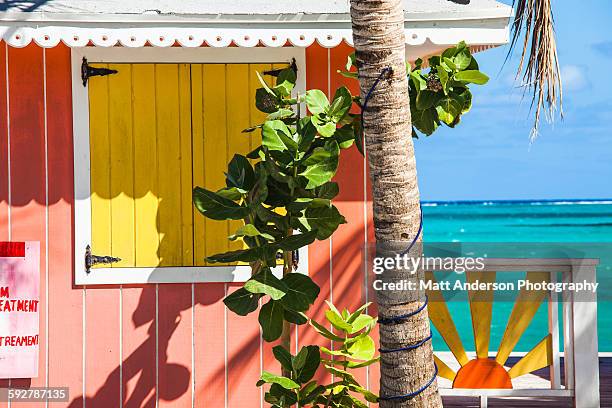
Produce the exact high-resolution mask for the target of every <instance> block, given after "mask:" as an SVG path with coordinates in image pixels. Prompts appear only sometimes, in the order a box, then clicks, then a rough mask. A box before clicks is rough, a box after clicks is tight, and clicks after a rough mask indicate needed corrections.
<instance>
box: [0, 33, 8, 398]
mask: <svg viewBox="0 0 612 408" xmlns="http://www.w3.org/2000/svg"><path fill="white" fill-rule="evenodd" d="M7 51H8V46H7V44H6V43H5V42H3V41H0V240H5V241H8V240H9V239H10V207H9V187H10V186H9V180H10V179H9V165H10V161H9V132H8V131H9V129H8V127H9V121H8V105H7V102H8V97H9V93H8V92H9V90H8V88H7V80H8V70H7V68H8V66H7V64H6V62H7V58H8V53H7ZM8 385H9V380H7V379H0V387H3V388H4V387H7V386H8ZM7 405H8V403H7V402H0V408H4V407H6V406H7Z"/></svg>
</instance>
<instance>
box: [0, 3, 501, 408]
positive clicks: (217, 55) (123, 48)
mask: <svg viewBox="0 0 612 408" xmlns="http://www.w3.org/2000/svg"><path fill="white" fill-rule="evenodd" d="M13 3H14V4H13ZM462 3H465V2H459V1H457V2H453V1H441V0H418V1H417V0H407V1H405V9H406V10H407V11H406V21H405V26H406V42H407V44H406V47H407V53H408V56H409V59H411V60H414V59H415V58H417V57H422V56H427V55H431V54H433V53H436V52H438V51H440V50H442V49H445V48H447V47H448V46H452V45H454V44H456V43H457V42H459V41H462V40H465V41H466V42H467V43H468V44H470V45H471V46H472V49H473V50H474V51H481V50H484V49H487V48H490V47H494V46H497V45H501V44H504V43H506V42H507V40H508V20H509V17H510V15H511V9H510V7H508V6H505V5H502V4H499V3H497V2H495V1H493V0H472V1H471V2H467V3H469V4H462ZM0 11H1V12H0V38H1V39H2V42H0V241H40V248H41V261H40V262H41V264H40V273H41V279H40V282H41V288H40V289H41V314H40V338H41V342H40V362H39V367H40V368H39V376H38V377H36V378H31V379H18V378H13V379H4V380H0V386H7V385H11V386H19V387H40V386H67V387H69V388H70V401H69V402H68V403H65V404H63V405H62V404H56V406H71V407H81V406H83V407H84V406H87V407H105V408H106V407H116V406H126V407H141V406H146V407H155V406H171V407H194V406H197V407H214V408H217V407H248V408H251V407H259V406H263V404H264V403H263V399H262V393H261V390H260V389H258V388H257V387H256V386H255V382H256V381H257V379H258V377H259V374H260V371H261V370H262V368H263V369H266V368H267V369H273V364H274V363H273V361H274V359H273V358H272V356H271V353H270V352H269V348H268V347H265V348H264V347H263V343H262V340H261V338H260V331H259V326H258V323H257V319H256V315H255V314H252V315H250V316H249V317H246V318H238V317H236V316H234V315H232V314H231V313H228V311H227V310H226V309H225V307H224V305H223V303H222V299H223V297H224V296H225V295H226V294H227V293H229V292H231V291H233V290H235V288H237V287H239V286H240V285H241V283H240V282H242V281H244V280H245V279H246V276H247V275H248V270H246V269H245V268H244V267H212V266H209V265H205V264H204V262H203V259H204V254H205V253H212V252H217V250H218V249H223V248H225V247H224V245H225V246H226V245H227V244H226V238H225V235H227V234H219V231H220V230H219V228H221V230H222V229H223V228H222V227H218V226H217V227H212V226H209V225H208V224H206V223H205V221H204V219H203V217H200V216H198V215H194V214H193V210H192V207H191V202H190V192H191V188H192V185H193V184H194V183H195V184H199V185H202V184H204V185H210V186H211V187H218V186H217V185H216V184H217V183H218V180H217V179H215V177H216V176H215V174H216V175H221V176H222V173H221V169H222V168H223V167H224V166H225V165H226V163H227V161H228V160H229V158H231V156H232V155H233V153H234V152H242V153H245V152H246V150H247V149H248V148H249V146H250V145H251V144H252V143H253V141H252V140H249V139H248V138H246V137H244V136H243V135H240V130H242V129H243V128H245V127H247V126H249V125H251V124H253V123H254V121H255V120H257V113H256V112H255V110H254V106H253V98H252V96H253V90H254V89H255V88H256V87H257V84H256V79H255V76H254V73H255V72H256V71H258V70H264V69H266V68H270V67H273V66H275V65H282V64H286V63H288V62H290V61H291V60H292V59H295V60H296V63H297V65H298V75H299V88H300V89H302V90H303V89H308V88H319V89H322V90H324V91H326V92H327V93H328V94H333V92H334V90H335V88H336V87H338V86H340V85H341V84H346V85H348V86H349V87H350V88H351V90H352V91H353V93H358V89H357V88H356V82H354V81H351V80H349V79H346V78H343V77H342V76H341V75H339V74H337V70H339V69H343V67H344V65H345V63H346V59H347V56H348V54H349V53H350V52H351V33H350V19H349V16H348V5H347V2H345V1H324V0H312V1H309V2H303V1H285V2H268V1H260V0H238V1H234V2H200V1H195V0H193V1H192V0H189V1H182V2H168V1H155V0H138V1H118V0H112V1H104V2H101V1H93V0H79V1H76V0H49V1H32V2H5V3H3V4H1V5H0ZM84 57H85V58H86V59H87V61H88V63H89V64H92V66H95V67H105V68H110V69H115V70H117V71H118V74H116V75H110V76H107V77H90V78H89V79H88V81H87V83H86V84H85V86H84V84H83V79H82V77H81V71H82V64H83V58H84ZM228 118H231V120H228ZM254 137H255V136H254ZM366 176H367V174H366V163H365V160H364V159H363V157H362V156H361V155H360V154H359V153H358V152H357V151H356V150H354V149H353V150H351V151H349V152H348V153H345V155H344V158H343V160H342V162H341V168H340V170H339V172H338V175H337V177H336V180H337V181H338V182H339V183H340V191H341V193H340V195H339V196H338V198H337V199H336V203H335V204H336V205H337V206H338V208H339V209H340V211H341V212H342V213H343V214H344V215H345V216H346V218H347V221H348V224H346V225H343V226H341V227H340V229H339V230H338V231H337V233H336V234H335V235H334V236H333V237H332V238H331V239H329V240H328V241H325V242H316V243H315V244H313V245H311V246H310V247H309V248H308V250H307V251H305V253H304V258H303V259H307V260H308V262H307V263H304V264H303V265H302V268H304V272H307V273H308V274H310V276H312V277H313V278H314V280H315V281H316V282H317V283H318V284H319V285H320V286H321V288H322V292H321V296H320V297H319V303H318V304H316V305H315V307H314V308H313V311H314V315H315V317H317V318H319V319H320V318H321V317H322V316H321V309H322V304H323V303H322V302H323V300H325V299H331V300H333V302H334V303H336V304H337V305H340V306H342V307H348V308H355V307H357V306H359V305H361V304H362V303H363V302H364V301H366V300H367V297H368V295H367V291H365V290H364V262H363V254H362V248H363V246H364V244H365V242H366V241H367V240H368V239H372V236H373V231H372V226H371V222H370V220H371V205H370V198H369V191H368V183H367V177H366ZM87 245H92V248H93V251H94V253H96V254H98V255H112V256H117V257H120V258H122V262H121V263H119V264H117V265H114V266H113V267H112V268H110V267H109V268H96V269H92V270H91V272H89V273H88V272H86V270H85V267H84V256H85V248H86V246H87ZM294 339H295V343H296V347H297V346H298V345H299V344H306V343H312V342H320V340H319V338H318V337H317V336H316V335H315V334H314V333H312V332H311V331H309V330H307V329H304V328H302V327H300V329H299V330H296V334H295V336H294ZM0 364H1V362H0ZM359 376H360V377H361V380H362V381H363V382H364V383H365V384H369V385H370V386H372V387H374V388H377V386H376V382H377V372H376V368H371V369H369V370H366V369H363V370H362V371H361V372H360V373H359ZM8 405H9V403H3V402H0V407H2V408H3V407H7V406H8ZM19 406H20V407H29V406H36V407H41V406H44V404H42V403H40V404H35V403H23V404H20V405H19Z"/></svg>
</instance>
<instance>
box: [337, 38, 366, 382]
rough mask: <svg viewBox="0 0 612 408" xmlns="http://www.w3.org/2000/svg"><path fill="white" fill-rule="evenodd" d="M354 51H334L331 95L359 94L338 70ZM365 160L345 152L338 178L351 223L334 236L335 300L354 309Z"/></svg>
mask: <svg viewBox="0 0 612 408" xmlns="http://www.w3.org/2000/svg"><path fill="white" fill-rule="evenodd" d="M351 52H353V49H352V48H351V47H349V46H348V45H346V44H344V43H342V44H340V45H339V46H337V47H336V48H333V49H331V50H330V64H329V65H330V68H329V69H330V76H331V81H330V83H331V89H330V95H331V97H333V94H334V93H335V91H336V89H338V88H339V87H341V86H347V87H348V88H349V89H350V91H351V94H353V95H358V94H359V84H358V82H357V81H356V80H354V79H348V78H345V77H343V76H342V75H340V74H338V70H343V69H346V68H345V65H346V61H347V58H348V56H349V55H350V53H351ZM361 163H363V156H362V155H361V153H359V151H358V150H357V148H356V147H355V146H353V147H351V148H350V149H347V150H344V151H342V158H341V160H340V165H339V167H338V172H337V174H336V177H335V179H334V180H335V181H336V182H337V183H338V185H339V187H340V193H339V194H338V196H337V197H336V198H335V199H334V204H335V205H336V207H338V210H339V211H340V213H341V214H343V215H344V217H345V218H346V222H347V223H346V224H343V225H341V226H340V227H339V228H338V230H337V231H336V233H335V234H334V235H333V236H332V259H333V263H332V282H333V285H334V303H335V304H336V305H337V307H338V308H340V309H344V308H347V309H349V310H351V311H352V310H355V309H357V308H358V307H359V306H361V305H362V304H363V303H364V300H365V296H364V289H365V288H364V274H363V269H364V258H363V247H364V244H365V243H364V242H363V239H364V228H365V214H364V210H363V197H364V194H365V184H364V183H365V174H364V171H363V170H364V169H363V166H361ZM355 164H357V165H355ZM351 372H352V373H353V374H354V376H355V378H356V379H357V381H359V383H361V384H365V383H366V377H367V368H361V369H356V370H353V371H351Z"/></svg>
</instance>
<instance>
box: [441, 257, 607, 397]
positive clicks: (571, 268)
mask: <svg viewBox="0 0 612 408" xmlns="http://www.w3.org/2000/svg"><path fill="white" fill-rule="evenodd" d="M598 263H599V260H597V259H547V258H533V259H532V258H520V259H512V258H491V259H485V267H484V270H485V271H495V272H549V273H550V275H551V278H550V279H551V280H550V281H551V282H557V276H558V274H559V273H560V274H561V279H562V282H564V283H570V282H574V283H578V282H584V281H586V282H589V283H595V282H596V267H597V265H598ZM574 297H575V294H574V293H573V292H570V291H563V292H562V293H561V299H559V296H558V293H557V292H550V293H549V294H548V330H549V333H550V335H551V339H552V364H551V365H550V388H522V389H521V388H516V389H458V388H440V393H441V394H442V395H443V396H466V397H468V396H469V397H479V398H480V401H481V407H486V406H487V398H488V397H534V398H535V397H572V398H573V400H574V406H575V407H577V408H596V407H599V406H600V401H599V355H598V345H597V294H596V293H592V292H588V291H584V292H581V294H580V301H575V299H574ZM559 301H561V302H562V307H563V309H562V310H563V311H562V322H563V341H564V344H563V352H561V350H560V324H559V322H560V319H559V312H558V310H559V308H558V302H559ZM561 353H563V357H564V358H563V360H564V367H565V372H564V374H565V375H564V377H565V381H564V383H562V382H561V364H560V362H561V358H560V357H561Z"/></svg>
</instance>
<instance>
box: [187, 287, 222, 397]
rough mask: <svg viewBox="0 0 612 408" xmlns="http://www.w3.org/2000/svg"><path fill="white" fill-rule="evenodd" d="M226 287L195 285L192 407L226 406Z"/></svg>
mask: <svg viewBox="0 0 612 408" xmlns="http://www.w3.org/2000/svg"><path fill="white" fill-rule="evenodd" d="M226 289H227V285H226V284H224V283H207V284H198V285H196V286H195V299H196V305H195V306H194V307H195V310H194V322H193V325H194V327H193V331H194V344H193V349H194V355H195V363H194V367H193V373H192V375H193V377H194V379H195V383H194V389H195V396H194V397H195V398H194V407H219V408H223V407H226V406H227V405H226V404H227V383H226V379H227V366H226V363H225V362H226V356H227V343H226V331H225V328H226V323H227V310H226V308H225V305H224V304H223V301H222V300H223V298H224V297H225V294H226Z"/></svg>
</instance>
